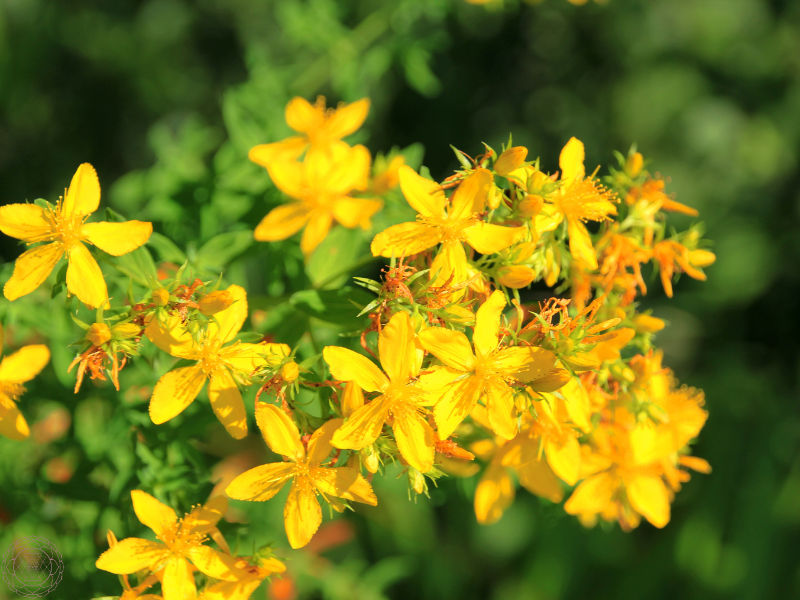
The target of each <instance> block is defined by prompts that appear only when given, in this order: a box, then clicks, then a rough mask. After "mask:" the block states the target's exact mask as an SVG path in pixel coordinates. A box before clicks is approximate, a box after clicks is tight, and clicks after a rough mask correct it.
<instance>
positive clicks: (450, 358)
mask: <svg viewBox="0 0 800 600" xmlns="http://www.w3.org/2000/svg"><path fill="white" fill-rule="evenodd" d="M419 339H420V341H421V342H422V347H423V348H425V350H427V351H428V352H430V353H431V354H433V355H434V356H435V357H436V358H438V359H439V360H440V361H442V362H443V363H444V364H446V365H447V366H448V367H452V368H453V369H458V370H459V371H472V368H473V364H474V362H475V355H474V354H473V353H472V346H471V345H470V343H469V340H468V339H467V336H465V335H464V334H463V333H461V332H460V331H453V330H452V329H444V328H443V327H428V328H426V329H423V330H422V331H420V332H419Z"/></svg>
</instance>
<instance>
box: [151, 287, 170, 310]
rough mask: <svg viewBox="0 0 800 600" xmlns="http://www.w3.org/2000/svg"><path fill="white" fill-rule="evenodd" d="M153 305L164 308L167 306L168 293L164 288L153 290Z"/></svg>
mask: <svg viewBox="0 0 800 600" xmlns="http://www.w3.org/2000/svg"><path fill="white" fill-rule="evenodd" d="M153 304H155V305H156V306H166V305H167V304H169V292H168V291H167V290H166V289H164V288H158V289H157V290H153Z"/></svg>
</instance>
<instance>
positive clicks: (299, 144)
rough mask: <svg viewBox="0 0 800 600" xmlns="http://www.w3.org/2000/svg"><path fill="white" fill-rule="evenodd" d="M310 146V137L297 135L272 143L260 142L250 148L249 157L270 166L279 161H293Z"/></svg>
mask: <svg viewBox="0 0 800 600" xmlns="http://www.w3.org/2000/svg"><path fill="white" fill-rule="evenodd" d="M307 147H308V138H307V137H306V136H304V135H295V136H292V137H289V138H286V139H285V140H281V141H280V142H274V143H272V144H259V145H258V146H253V147H252V148H250V152H249V153H248V154H247V157H248V158H249V159H250V160H251V161H253V162H254V163H256V164H257V165H261V166H262V167H265V168H266V167H269V166H270V165H271V164H272V163H274V162H278V161H293V160H295V159H296V158H297V157H299V156H300V155H301V154H302V153H303V152H304V151H305V149H306V148H307Z"/></svg>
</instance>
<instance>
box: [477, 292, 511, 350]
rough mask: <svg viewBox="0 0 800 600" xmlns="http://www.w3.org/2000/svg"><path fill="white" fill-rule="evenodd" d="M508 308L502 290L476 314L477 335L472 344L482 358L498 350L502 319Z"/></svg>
mask: <svg viewBox="0 0 800 600" xmlns="http://www.w3.org/2000/svg"><path fill="white" fill-rule="evenodd" d="M505 307H506V296H505V294H503V292H501V291H500V290H495V291H494V292H492V295H491V296H489V299H488V300H487V301H486V302H484V303H483V304H482V305H481V307H480V308H479V309H478V312H477V313H476V314H475V333H473V335H472V342H473V343H474V344H475V349H476V350H477V351H478V352H480V354H481V355H482V356H486V355H487V354H489V353H490V352H492V351H493V350H494V349H495V348H497V344H498V343H499V342H500V339H499V337H498V336H499V334H500V317H501V316H502V314H503V309H504V308H505Z"/></svg>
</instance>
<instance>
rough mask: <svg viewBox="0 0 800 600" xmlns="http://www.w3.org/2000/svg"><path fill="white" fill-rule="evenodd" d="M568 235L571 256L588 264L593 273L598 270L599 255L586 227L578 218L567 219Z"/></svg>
mask: <svg viewBox="0 0 800 600" xmlns="http://www.w3.org/2000/svg"><path fill="white" fill-rule="evenodd" d="M567 234H568V235H569V252H570V254H572V256H573V257H575V258H576V259H577V260H580V261H582V262H584V263H586V266H587V267H588V268H589V269H591V270H593V271H594V270H595V269H597V255H596V254H595V251H594V246H592V238H591V237H589V232H588V231H587V230H586V225H584V224H583V223H581V221H580V220H579V219H577V218H576V217H567Z"/></svg>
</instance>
